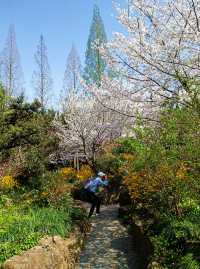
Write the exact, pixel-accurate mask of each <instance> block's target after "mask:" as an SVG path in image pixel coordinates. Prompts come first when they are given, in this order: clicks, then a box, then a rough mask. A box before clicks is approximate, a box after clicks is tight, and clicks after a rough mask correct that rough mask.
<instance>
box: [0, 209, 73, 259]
mask: <svg viewBox="0 0 200 269" xmlns="http://www.w3.org/2000/svg"><path fill="white" fill-rule="evenodd" d="M71 227H72V221H71V210H70V208H67V205H66V209H65V210H57V209H55V208H51V207H49V208H39V207H27V206H26V205H13V204H11V205H8V206H5V205H3V204H0V264H1V263H2V262H4V261H5V260H6V259H8V258H9V257H11V256H13V255H16V254H20V252H21V251H23V250H27V249H30V248H31V247H33V246H35V245H37V243H38V241H39V239H41V238H42V237H43V236H44V235H60V236H62V237H67V236H68V234H69V232H70V230H71Z"/></svg>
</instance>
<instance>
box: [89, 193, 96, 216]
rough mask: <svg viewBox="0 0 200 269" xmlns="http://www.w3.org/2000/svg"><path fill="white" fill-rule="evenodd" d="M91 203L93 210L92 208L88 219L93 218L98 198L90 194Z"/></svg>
mask: <svg viewBox="0 0 200 269" xmlns="http://www.w3.org/2000/svg"><path fill="white" fill-rule="evenodd" d="M90 201H91V208H90V212H89V215H88V217H91V216H92V215H93V213H94V209H95V207H96V203H97V201H96V196H95V194H94V193H90Z"/></svg>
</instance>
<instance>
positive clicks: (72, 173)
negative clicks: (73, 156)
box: [59, 167, 77, 180]
mask: <svg viewBox="0 0 200 269" xmlns="http://www.w3.org/2000/svg"><path fill="white" fill-rule="evenodd" d="M76 174H77V172H76V170H75V169H74V168H72V167H64V168H61V169H60V171H59V176H60V177H61V178H62V179H63V180H69V179H75V178H76Z"/></svg>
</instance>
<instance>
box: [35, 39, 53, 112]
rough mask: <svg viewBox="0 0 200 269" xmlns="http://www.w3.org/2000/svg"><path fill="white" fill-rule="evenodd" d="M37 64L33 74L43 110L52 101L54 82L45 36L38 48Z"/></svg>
mask: <svg viewBox="0 0 200 269" xmlns="http://www.w3.org/2000/svg"><path fill="white" fill-rule="evenodd" d="M35 62H36V66H37V70H35V71H34V73H33V85H34V88H35V91H36V97H37V99H38V100H39V102H40V103H41V106H42V108H45V106H47V104H48V102H49V100H50V95H51V91H52V83H53V82H52V78H51V71H50V66H49V61H48V56H47V47H46V44H45V41H44V37H43V35H41V36H40V40H39V44H38V46H37V51H36V53H35Z"/></svg>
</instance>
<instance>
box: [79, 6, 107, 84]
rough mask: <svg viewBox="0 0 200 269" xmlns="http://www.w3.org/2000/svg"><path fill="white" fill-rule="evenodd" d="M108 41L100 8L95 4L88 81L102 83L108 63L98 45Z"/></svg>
mask: <svg viewBox="0 0 200 269" xmlns="http://www.w3.org/2000/svg"><path fill="white" fill-rule="evenodd" d="M106 42H107V37H106V32H105V28H104V24H103V20H102V18H101V15H100V10H99V7H98V6H97V5H95V6H94V10H93V19H92V24H91V27H90V34H89V38H88V42H87V49H86V60H85V69H84V78H85V80H86V82H87V83H96V84H97V85H100V82H101V78H102V75H103V74H104V72H105V70H106V64H105V61H104V60H103V58H102V57H101V55H100V51H99V48H98V46H101V45H102V44H103V43H106Z"/></svg>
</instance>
